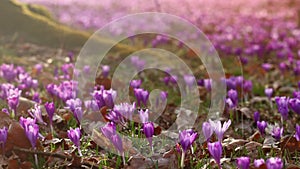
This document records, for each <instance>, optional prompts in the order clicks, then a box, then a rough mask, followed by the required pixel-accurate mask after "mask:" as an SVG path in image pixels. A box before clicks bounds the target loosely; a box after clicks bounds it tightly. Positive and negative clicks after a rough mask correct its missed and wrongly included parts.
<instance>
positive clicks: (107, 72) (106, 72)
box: [102, 65, 110, 78]
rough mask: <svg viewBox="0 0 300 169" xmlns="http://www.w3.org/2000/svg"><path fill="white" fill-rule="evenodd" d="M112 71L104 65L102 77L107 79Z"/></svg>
mask: <svg viewBox="0 0 300 169" xmlns="http://www.w3.org/2000/svg"><path fill="white" fill-rule="evenodd" d="M109 71H110V67H109V66H108V65H103V66H102V75H103V77H105V78H107V76H108V74H109Z"/></svg>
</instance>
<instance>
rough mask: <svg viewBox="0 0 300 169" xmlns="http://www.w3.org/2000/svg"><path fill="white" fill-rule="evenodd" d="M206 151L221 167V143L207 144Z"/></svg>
mask: <svg viewBox="0 0 300 169" xmlns="http://www.w3.org/2000/svg"><path fill="white" fill-rule="evenodd" d="M208 151H209V153H210V155H211V156H212V158H213V159H214V160H215V161H216V163H217V164H218V165H219V166H221V157H222V151H223V148H222V144H221V142H219V141H218V142H214V143H208Z"/></svg>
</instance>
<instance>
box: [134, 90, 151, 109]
mask: <svg viewBox="0 0 300 169" xmlns="http://www.w3.org/2000/svg"><path fill="white" fill-rule="evenodd" d="M134 95H135V97H136V99H137V104H138V106H141V103H143V104H144V106H147V102H148V99H149V92H148V91H147V90H144V89H141V88H138V89H134Z"/></svg>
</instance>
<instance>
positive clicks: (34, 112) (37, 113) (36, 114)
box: [28, 104, 46, 124]
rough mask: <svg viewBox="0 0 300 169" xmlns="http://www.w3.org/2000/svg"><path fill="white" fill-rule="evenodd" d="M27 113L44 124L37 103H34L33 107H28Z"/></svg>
mask: <svg viewBox="0 0 300 169" xmlns="http://www.w3.org/2000/svg"><path fill="white" fill-rule="evenodd" d="M28 112H29V114H30V115H31V117H33V118H35V119H37V121H38V122H39V123H40V124H46V123H45V122H44V120H43V117H42V111H41V107H40V105H38V104H35V105H34V108H32V109H30V110H29V111H28Z"/></svg>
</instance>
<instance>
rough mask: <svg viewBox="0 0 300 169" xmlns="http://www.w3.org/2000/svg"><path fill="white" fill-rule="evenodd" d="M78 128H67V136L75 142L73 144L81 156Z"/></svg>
mask: <svg viewBox="0 0 300 169" xmlns="http://www.w3.org/2000/svg"><path fill="white" fill-rule="evenodd" d="M80 137H81V133H80V129H79V128H75V129H73V128H71V129H70V130H68V138H69V139H70V140H71V141H72V142H73V143H74V144H75V146H76V147H77V148H78V153H79V155H80V156H82V154H81V151H80Z"/></svg>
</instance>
